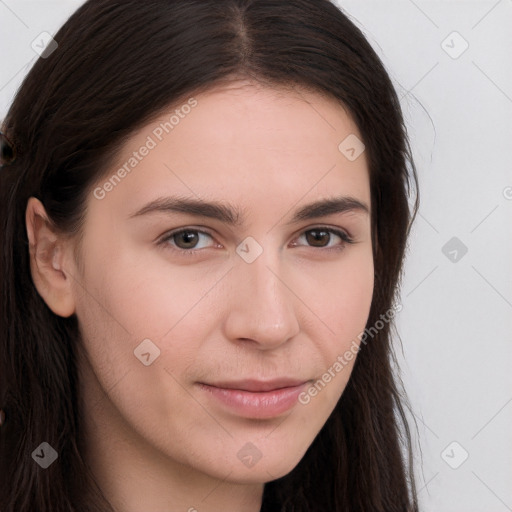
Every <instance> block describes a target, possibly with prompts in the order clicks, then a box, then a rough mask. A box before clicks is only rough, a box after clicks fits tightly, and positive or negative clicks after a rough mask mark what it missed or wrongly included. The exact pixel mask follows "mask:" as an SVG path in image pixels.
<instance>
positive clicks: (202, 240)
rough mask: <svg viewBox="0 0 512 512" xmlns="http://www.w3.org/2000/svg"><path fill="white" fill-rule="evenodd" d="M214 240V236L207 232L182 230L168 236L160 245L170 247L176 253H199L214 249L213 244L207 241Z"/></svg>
mask: <svg viewBox="0 0 512 512" xmlns="http://www.w3.org/2000/svg"><path fill="white" fill-rule="evenodd" d="M208 238H209V239H210V240H211V239H212V235H210V234H209V233H206V232H205V231H200V230H198V229H180V230H179V231H174V232H172V233H169V234H168V235H166V236H165V237H164V238H163V239H162V240H161V242H160V244H163V245H166V246H168V247H169V248H170V249H173V250H176V251H184V252H186V251H189V250H190V252H191V253H192V252H194V251H199V250H200V249H204V248H207V247H208V246H210V247H212V244H211V243H210V244H208V240H207V239H208Z"/></svg>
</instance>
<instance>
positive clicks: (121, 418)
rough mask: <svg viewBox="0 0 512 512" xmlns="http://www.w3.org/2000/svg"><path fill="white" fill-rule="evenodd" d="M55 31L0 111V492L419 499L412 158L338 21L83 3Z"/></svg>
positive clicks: (378, 70)
mask: <svg viewBox="0 0 512 512" xmlns="http://www.w3.org/2000/svg"><path fill="white" fill-rule="evenodd" d="M55 41H56V44H54V43H52V44H51V45H49V46H48V49H47V51H46V53H44V54H43V55H42V58H40V59H39V60H38V61H37V62H36V64H35V65H34V67H33V69H32V70H31V71H30V73H29V74H28V76H27V78H26V79H25V81H24V83H23V84H22V87H21V88H20V90H19V92H18V94H17V96H16V98H15V100H14V102H13V104H12V106H11V108H10V110H9V112H8V115H7V117H6V119H5V122H4V123H3V126H2V133H3V135H2V138H3V150H2V154H3V165H2V168H1V189H2V199H3V200H2V202H1V218H2V248H3V250H2V256H1V260H0V261H1V273H2V286H3V293H2V294H1V299H0V301H1V302H0V304H1V315H0V322H1V331H0V332H1V343H2V351H1V353H2V363H1V364H2V371H1V374H2V376H3V377H2V378H3V382H2V394H1V397H0V400H1V401H0V407H1V409H2V411H3V416H2V419H3V421H2V423H3V425H2V427H1V428H0V439H1V457H0V459H1V461H2V462H1V464H2V465H3V467H2V469H3V474H5V475H8V478H6V479H3V482H2V483H3V488H2V490H1V491H2V494H1V495H2V497H3V498H2V503H3V505H2V510H5V511H8V512H11V511H16V512H24V511H34V510H37V511H49V510H51V511H53V512H57V511H64V510H65V511H70V510H72V511H86V510H87V511H90V510H97V511H100V510H101V511H106V510H116V511H122V512H131V511H139V510H144V511H157V510H158V511H175V510H189V511H193V510H197V511H217V510H223V511H226V510H232V511H247V512H252V511H259V510H261V511H292V510H293V511H314V510H329V511H331V510H332V511H334V510H336V511H347V512H348V511H351V512H353V511H386V512H392V511H409V510H417V504H416V495H415V487H414V478H413V474H412V460H411V447H410V437H409V430H408V426H407V423H406V420H405V417H404V413H403V406H402V400H403V399H402V398H401V396H400V393H399V391H398V389H397V386H396V384H395V377H394V376H393V372H392V366H391V361H392V352H391V348H390V326H391V324H392V318H393V316H394V314H395V312H396V311H397V310H398V309H399V308H400V305H399V304H395V303H394V300H395V298H396V294H397V291H398V283H399V278H400V273H401V268H402V262H403V257H404V251H405V247H406V240H407V235H408V231H409V229H410V224H411V222H412V219H413V217H414V213H415V211H416V207H417V200H416V204H415V206H414V208H413V211H412V212H411V211H410V208H409V205H408V193H409V184H410V181H413V182H415V180H416V175H415V170H414V165H413V162H412V158H411V156H410V149H409V146H408V140H407V136H406V130H405V127H404V123H403V120H402V115H401V111H400V105H399V102H398V99H397V96H396V94H395V91H394V90H393V87H392V84H391V82H390V80H389V77H388V75H387V73H386V71H385V69H384V67H383V65H382V63H381V62H380V60H379V58H378V57H377V55H376V54H375V52H374V51H373V50H372V48H371V47H370V45H369V44H368V42H367V41H366V40H365V38H364V37H363V35H362V34H361V32H360V31H359V30H358V29H357V28H356V27H355V26H354V25H353V24H352V23H351V22H350V21H349V20H348V18H347V17H346V16H345V15H344V14H343V13H342V12H340V11H339V10H338V9H337V8H336V7H335V6H334V5H333V4H331V3H330V2H328V1H326V0H315V1H313V2H312V1H310V0H292V1H289V2H277V1H271V0H221V1H219V0H215V1H214V0H208V1H205V0H201V1H199V0H187V1H185V0H175V1H170V0H151V1H148V2H138V1H135V0H126V1H124V2H118V1H117V0H89V1H87V2H86V3H85V4H84V5H83V6H82V7H80V8H79V9H78V10H77V12H76V13H75V14H74V15H73V16H72V17H71V18H70V19H69V20H68V21H67V22H66V23H65V25H64V26H63V27H62V28H61V30H60V31H59V32H58V33H57V34H56V36H55ZM408 164H410V170H411V172H410V173H409V172H408ZM402 441H404V443H405V444H404V445H402ZM404 447H405V450H406V452H405V454H404V453H402V449H403V448H404ZM403 455H407V457H405V458H404V456H403Z"/></svg>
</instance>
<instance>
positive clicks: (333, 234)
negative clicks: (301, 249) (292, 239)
mask: <svg viewBox="0 0 512 512" xmlns="http://www.w3.org/2000/svg"><path fill="white" fill-rule="evenodd" d="M336 238H338V239H339V240H341V243H337V244H334V245H332V244H331V242H333V241H336ZM301 239H302V240H305V241H306V243H307V245H310V246H311V247H318V248H321V249H340V248H343V247H345V244H352V243H354V241H353V240H352V238H351V237H350V236H349V235H348V234H347V233H345V232H344V231H341V230H339V229H334V228H328V227H322V226H318V227H314V228H312V229H308V230H307V231H304V233H303V234H302V235H301V236H300V237H299V238H298V239H297V240H301ZM329 244H330V245H329ZM293 245H297V244H296V243H294V244H293ZM299 245H302V244H299Z"/></svg>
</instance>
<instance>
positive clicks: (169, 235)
mask: <svg viewBox="0 0 512 512" xmlns="http://www.w3.org/2000/svg"><path fill="white" fill-rule="evenodd" d="M187 231H192V232H194V233H199V234H203V235H207V236H209V237H212V238H213V235H212V234H211V233H208V232H207V231H203V230H201V229H196V228H180V229H178V230H176V231H172V232H170V233H167V234H166V235H164V237H163V238H162V239H161V240H160V241H159V242H158V245H162V246H166V248H167V249H169V250H171V251H173V252H177V253H179V254H181V255H185V256H197V255H198V253H199V252H200V251H201V250H202V249H180V248H176V247H173V246H172V245H170V244H169V243H168V242H170V241H171V240H172V239H173V237H174V236H176V235H179V234H181V233H184V232H187ZM309 231H326V232H327V233H330V234H334V235H337V236H339V237H340V238H341V239H342V240H343V243H342V244H341V245H337V246H334V247H318V248H317V249H319V250H323V251H340V250H342V249H344V248H345V245H346V244H353V243H355V242H354V240H353V239H352V238H351V237H350V236H349V235H348V234H347V233H346V232H345V231H341V230H339V229H335V228H330V227H327V226H315V227H313V228H308V229H306V230H305V231H303V232H302V233H301V234H300V235H299V237H300V236H302V235H304V234H305V233H308V232H309ZM329 242H330V240H329ZM298 247H301V246H300V245H298ZM302 247H312V248H315V246H312V245H310V246H302Z"/></svg>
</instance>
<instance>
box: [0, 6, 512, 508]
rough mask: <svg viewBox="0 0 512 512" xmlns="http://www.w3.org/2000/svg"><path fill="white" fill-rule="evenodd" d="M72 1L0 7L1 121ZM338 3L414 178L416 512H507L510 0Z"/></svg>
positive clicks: (409, 378) (411, 369)
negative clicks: (384, 97)
mask: <svg viewBox="0 0 512 512" xmlns="http://www.w3.org/2000/svg"><path fill="white" fill-rule="evenodd" d="M81 3H82V1H81V0H60V1H57V0H55V1H45V0H36V1H23V0H0V45H1V46H0V47H1V53H2V66H1V71H0V73H1V74H0V118H2V117H4V116H5V113H6V111H7V108H8V105H9V104H10V102H11V101H12V98H13V96H14V94H15V92H16V89H17V88H18V86H19V85H20V83H21V80H22V79H23V77H24V75H25V74H26V73H27V72H28V70H29V69H30V67H31V65H32V64H33V63H34V61H35V59H36V58H37V55H36V54H35V52H34V51H33V50H32V48H31V44H32V41H33V40H34V39H37V37H38V36H39V34H40V33H41V32H43V31H46V32H49V33H50V34H55V32H56V31H57V29H58V28H59V27H60V25H61V24H62V23H63V22H64V21H65V20H66V19H67V17H68V16H69V15H70V14H71V13H72V12H73V11H74V10H75V9H76V8H77V7H78V6H79V5H81ZM338 5H340V6H341V7H342V8H343V9H344V10H345V12H346V13H347V14H349V16H350V17H351V18H352V20H353V21H354V22H355V23H356V24H357V25H358V26H359V27H360V28H361V29H362V30H363V32H364V33H365V34H366V36H367V37H368V39H369V41H370V42H371V44H372V45H373V46H374V48H375V49H376V51H377V52H378V54H379V55H380V56H381V58H382V59H383V61H384V63H385V65H386V67H387V69H388V71H389V72H390V74H391V76H392V78H393V81H394V83H395V86H396V87H397V89H398V91H399V95H400V97H401V102H402V106H403V109H404V114H405V116H406V120H407V125H408V129H409V133H410V138H411V143H412V146H413V149H414V156H415V161H416V165H417V167H418V172H419V178H420V195H421V208H420V213H419V215H418V218H417V221H416V224H415V227H414V230H413V233H412V237H411V240H410V248H409V252H408V259H407V262H406V273H405V278H404V281H403V286H402V304H403V310H402V312H401V313H400V314H399V315H398V317H397V325H398V330H399V332H400V335H401V339H402V344H403V355H402V352H401V349H400V347H399V345H397V352H398V356H399V361H400V364H401V367H402V373H403V378H404V383H405V386H406V388H407V390H408V393H409V397H410V399H411V403H412V407H413V414H414V416H415V418H416V421H417V422H418V427H419V437H417V446H416V451H417V452H418V453H419V448H420V447H421V451H422V452H423V459H422V462H421V461H418V473H417V477H418V489H419V498H420V503H421V505H422V510H423V511H425V512H462V511H464V512H505V511H507V510H509V511H512V485H511V482H512V471H511V468H512V436H511V433H512V386H511V382H512V376H511V372H510V366H511V362H512V343H511V341H512V334H511V332H512V270H511V262H512V237H511V224H512V223H511V219H512V170H511V165H510V157H509V151H510V148H511V147H512V61H511V59H512V58H511V55H512V31H511V29H510V27H512V0H499V1H496V0H492V1H461V0H459V1H455V0H454V1H427V0H423V1H420V0H415V1H413V0H400V1H383V0H380V1H378V0H377V1H364V0H351V1H347V0H340V1H339V2H338ZM454 31H455V32H457V33H458V35H457V34H453V32H454ZM443 41H444V43H443ZM466 44H468V45H469V46H468V48H467V50H466V51H464V52H463V53H462V54H461V55H458V54H459V53H460V52H461V50H463V49H464V47H465V45H466ZM455 57H456V58H455ZM41 87H44V84H41ZM453 237H456V238H457V240H455V241H452V244H455V245H448V246H447V247H446V248H445V249H444V252H443V247H445V244H447V243H448V242H449V241H450V240H451V239H452V238H453ZM462 244H463V245H464V246H465V247H466V248H467V253H465V254H463V246H462ZM445 253H446V255H445ZM453 443H455V444H453ZM466 455H467V459H466V460H464V458H465V457H466ZM457 466H458V467H457ZM455 468H456V469H455Z"/></svg>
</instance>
